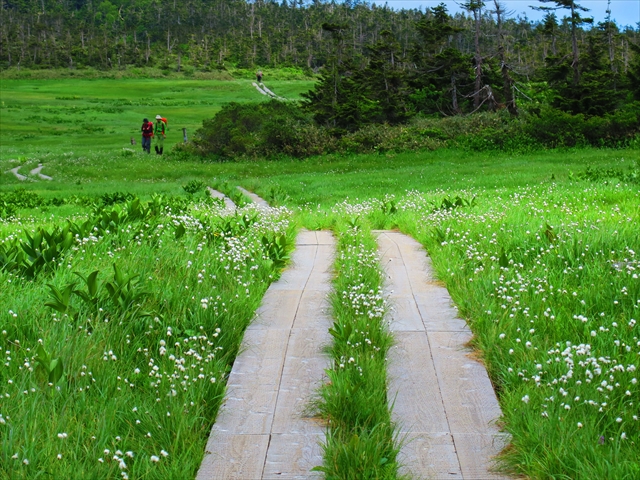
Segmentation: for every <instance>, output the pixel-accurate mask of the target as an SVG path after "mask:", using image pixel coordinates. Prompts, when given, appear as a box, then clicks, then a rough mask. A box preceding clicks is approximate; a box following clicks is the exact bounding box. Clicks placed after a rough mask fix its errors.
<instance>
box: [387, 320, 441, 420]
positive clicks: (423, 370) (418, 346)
mask: <svg viewBox="0 0 640 480" xmlns="http://www.w3.org/2000/svg"><path fill="white" fill-rule="evenodd" d="M394 337H395V340H396V345H395V346H393V347H392V348H391V350H390V351H389V355H388V356H389V363H388V375H389V389H388V391H389V402H390V403H392V404H393V412H392V415H393V417H392V418H393V421H394V422H396V424H398V426H399V428H400V432H403V433H407V432H419V433H425V432H428V433H435V432H447V431H449V424H448V422H447V416H446V413H445V409H444V405H443V403H442V397H441V395H440V388H439V386H438V379H437V377H436V371H435V368H434V366H433V362H432V359H431V349H430V348H429V341H428V339H427V335H426V334H425V333H424V332H423V333H421V334H419V333H414V332H396V333H395V335H394ZM412 367H413V368H412Z"/></svg>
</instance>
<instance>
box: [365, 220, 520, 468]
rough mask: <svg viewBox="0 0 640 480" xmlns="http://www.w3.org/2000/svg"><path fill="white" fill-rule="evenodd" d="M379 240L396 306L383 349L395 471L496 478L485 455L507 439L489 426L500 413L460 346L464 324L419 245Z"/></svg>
mask: <svg viewBox="0 0 640 480" xmlns="http://www.w3.org/2000/svg"><path fill="white" fill-rule="evenodd" d="M378 243H379V254H380V257H381V264H382V265H383V267H384V269H385V272H386V273H387V274H388V276H387V285H386V287H385V288H386V292H387V295H389V300H390V301H391V302H392V303H395V304H396V310H395V311H394V310H391V312H390V315H391V317H392V319H393V320H394V321H393V322H392V324H391V325H392V326H391V328H392V330H394V337H395V338H396V342H397V345H396V346H395V347H394V348H392V350H391V351H390V352H389V377H390V386H389V401H390V402H393V401H394V399H395V406H394V411H393V417H394V421H396V423H397V424H398V425H399V426H400V431H401V433H402V434H403V435H405V437H404V438H405V439H406V443H405V444H404V445H403V446H402V449H401V452H400V457H399V458H400V461H401V462H404V465H403V466H402V468H401V473H404V474H411V475H415V476H417V477H419V478H422V477H425V476H427V477H429V478H436V479H437V478H464V479H469V480H475V479H482V478H499V477H494V475H493V474H492V473H491V472H490V470H489V469H490V465H491V459H492V457H494V456H495V455H496V454H498V453H499V452H500V451H501V449H502V447H503V446H504V444H505V439H508V437H506V436H504V435H502V434H500V433H499V431H498V428H497V427H496V425H495V422H496V420H497V419H498V418H499V417H500V415H501V412H500V407H499V404H498V402H497V399H496V396H495V393H494V391H493V386H492V385H491V382H490V381H489V377H488V375H487V372H486V369H485V368H484V366H483V365H482V364H481V363H479V362H477V361H475V360H473V359H472V358H470V357H469V355H468V354H469V353H470V350H469V349H467V348H465V344H466V343H467V342H468V341H469V340H470V339H471V332H470V330H469V328H468V326H467V325H466V322H465V321H464V320H462V319H460V318H459V317H458V315H457V309H455V307H454V306H453V304H452V302H451V298H450V296H449V293H448V291H447V290H446V288H444V287H442V286H441V285H439V284H438V282H437V281H436V280H435V274H434V272H433V268H432V265H431V260H430V259H429V258H428V257H427V256H426V254H425V252H424V250H423V249H422V247H421V246H420V244H419V243H418V242H416V241H415V240H413V239H411V238H409V237H404V236H403V235H402V234H399V233H397V232H384V231H382V232H379V234H378ZM403 270H404V271H403ZM391 290H393V291H394V293H393V294H390V293H389V292H390V291H391ZM414 309H415V310H414ZM416 310H417V312H418V315H416ZM418 317H419V318H420V320H421V323H422V332H420V328H419V327H420V325H419V324H418V322H417V318H418ZM402 322H405V324H403V323H402ZM394 323H395V324H398V323H400V325H399V326H398V327H396V328H394V326H393V325H394ZM409 325H410V326H409ZM400 328H412V329H415V330H416V331H410V330H403V331H399V330H400ZM396 392H397V396H396V395H395V394H396ZM442 439H444V441H439V440H442ZM452 439H453V441H452ZM458 439H459V442H458Z"/></svg>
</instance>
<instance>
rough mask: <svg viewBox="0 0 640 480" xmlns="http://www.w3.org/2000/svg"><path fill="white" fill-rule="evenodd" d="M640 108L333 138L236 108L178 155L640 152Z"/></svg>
mask: <svg viewBox="0 0 640 480" xmlns="http://www.w3.org/2000/svg"><path fill="white" fill-rule="evenodd" d="M638 125H640V104H638V102H635V103H630V104H628V105H627V106H626V107H625V108H622V109H619V110H617V111H616V112H615V113H612V114H607V115H604V116H601V117H598V116H585V115H582V114H578V115H571V114H569V113H565V112H562V111H560V110H557V109H554V108H552V107H549V106H545V107H542V108H540V107H529V109H528V110H525V111H523V112H522V114H521V115H520V116H519V117H517V118H512V117H511V116H510V115H509V114H508V112H507V111H506V110H505V111H501V112H494V113H490V112H486V113H478V114H474V115H469V116H452V117H445V118H428V117H416V118H414V119H412V120H411V121H410V122H409V123H407V124H405V125H393V126H392V125H388V124H370V125H365V126H363V127H361V128H359V129H357V130H355V131H352V132H346V131H340V132H337V131H334V130H332V129H329V128H326V127H323V126H319V125H317V124H315V123H314V122H313V120H312V118H311V116H310V115H309V114H307V113H305V111H304V110H303V109H301V108H300V107H299V106H297V105H296V104H294V103H282V102H279V101H276V100H273V101H271V102H268V103H260V104H239V103H231V104H228V105H226V106H224V107H223V108H222V110H221V111H220V112H218V113H217V114H216V115H215V116H214V117H213V118H212V119H209V120H205V121H204V122H203V125H202V128H200V129H199V130H198V131H196V133H195V136H194V139H193V141H192V143H191V144H188V145H184V146H180V147H179V151H181V152H188V153H196V154H198V155H200V156H203V157H212V158H219V159H225V158H226V159H229V158H238V157H241V158H250V159H264V158H275V157H279V156H287V157H295V158H306V157H310V156H313V155H321V154H327V153H343V154H349V153H364V152H401V151H409V150H435V149H443V148H452V147H453V148H458V149H462V150H467V151H471V152H479V151H492V150H498V151H504V152H512V153H523V152H532V151H538V150H544V149H549V148H562V147H576V146H577V147H585V146H595V147H628V146H632V145H634V146H636V147H638V145H640V143H639V142H640V140H639V139H640V130H639V127H638Z"/></svg>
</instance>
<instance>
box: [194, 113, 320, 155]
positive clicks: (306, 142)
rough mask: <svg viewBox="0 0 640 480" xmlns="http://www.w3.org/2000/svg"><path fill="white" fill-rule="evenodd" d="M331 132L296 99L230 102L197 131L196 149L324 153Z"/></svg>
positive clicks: (211, 152) (232, 152) (202, 151)
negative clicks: (299, 104) (322, 126)
mask: <svg viewBox="0 0 640 480" xmlns="http://www.w3.org/2000/svg"><path fill="white" fill-rule="evenodd" d="M328 143H331V142H330V139H329V135H328V134H327V133H324V132H323V131H322V129H320V128H319V127H316V126H315V125H314V124H313V123H312V121H311V118H310V117H309V116H308V115H306V114H305V113H304V112H303V111H302V110H301V109H300V108H298V106H297V105H296V104H294V103H287V102H280V101H277V100H271V101H268V102H262V103H247V104H239V103H230V104H228V105H225V106H224V107H222V110H220V111H219V112H218V113H217V114H216V115H215V117H213V118H212V119H209V120H205V121H203V122H202V128H200V129H198V130H197V131H196V132H195V135H194V139H193V143H192V145H193V149H194V150H195V152H196V153H199V154H200V155H203V156H210V155H217V156H219V157H222V158H230V157H237V156H244V157H251V158H260V157H272V156H277V155H282V154H285V155H290V156H293V157H304V156H309V155H315V154H319V153H323V152H324V151H325V150H326V146H327V144H328Z"/></svg>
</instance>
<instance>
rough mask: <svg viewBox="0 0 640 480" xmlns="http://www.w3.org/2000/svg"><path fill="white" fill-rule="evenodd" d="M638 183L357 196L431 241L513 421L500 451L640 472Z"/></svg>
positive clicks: (594, 469) (531, 467) (530, 471)
mask: <svg viewBox="0 0 640 480" xmlns="http://www.w3.org/2000/svg"><path fill="white" fill-rule="evenodd" d="M638 196H639V194H638V190H637V188H630V187H628V186H624V185H595V186H594V185H585V184H584V183H578V184H564V185H558V184H551V185H539V186H535V187H525V188H516V189H499V190H496V191H492V192H487V191H481V190H475V191H470V190H467V191H447V192H444V191H440V192H438V191H435V192H429V193H426V194H421V193H418V192H413V193H410V194H407V195H405V196H402V197H399V198H395V202H396V205H397V212H396V213H388V214H387V215H386V216H383V215H381V213H380V210H381V207H380V205H381V204H382V203H383V202H382V201H368V202H364V203H362V204H360V205H359V206H354V207H353V208H354V209H357V211H358V212H359V213H360V214H361V215H367V216H369V217H371V218H375V219H376V220H375V221H376V222H378V223H379V224H382V225H386V226H389V225H392V224H396V225H398V226H399V227H400V228H401V229H402V230H403V231H405V232H407V233H409V234H411V235H413V236H414V237H416V238H417V239H419V240H420V241H421V242H422V243H423V244H424V245H425V247H426V248H427V250H428V252H429V255H430V256H431V258H432V259H433V263H434V266H435V268H436V271H437V273H438V276H439V278H440V279H441V280H442V281H444V282H445V283H446V285H447V288H448V289H449V291H450V292H451V295H452V297H453V299H454V301H455V302H456V304H457V306H458V307H459V308H460V313H461V314H462V315H463V316H464V317H465V318H467V321H468V322H469V324H470V327H471V329H472V331H473V332H474V340H473V343H474V346H475V347H476V348H477V349H478V350H479V354H480V355H481V356H482V358H483V360H484V362H485V363H486V365H487V367H488V370H489V374H490V376H491V378H492V380H493V383H494V385H495V387H496V390H497V393H498V396H499V400H500V404H501V406H502V411H503V416H504V417H503V422H504V428H505V429H506V430H507V431H508V432H509V433H510V434H511V435H512V446H513V448H510V449H508V450H507V451H506V452H505V453H504V454H503V456H502V457H501V460H502V462H503V463H504V464H505V465H506V466H508V467H509V468H510V469H511V470H513V471H515V472H517V473H520V474H523V475H526V476H528V477H531V478H559V477H560V478H635V477H637V476H638V473H639V472H640V464H639V462H638V457H637V455H636V453H637V444H638V442H640V421H639V418H638V417H639V413H638V402H639V401H640V385H639V384H638V366H639V363H638V359H639V357H640V335H639V333H638V325H637V323H638V317H639V312H640V279H639V270H640V262H639V261H638V258H637V252H638V251H639V248H640V237H639V236H638V229H637V225H638V220H640V219H639V214H638V209H637V203H638ZM474 197H475V199H474ZM456 198H459V199H460V201H457V200H456ZM389 200H390V199H389V198H387V199H386V201H387V203H388V202H389Z"/></svg>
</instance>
